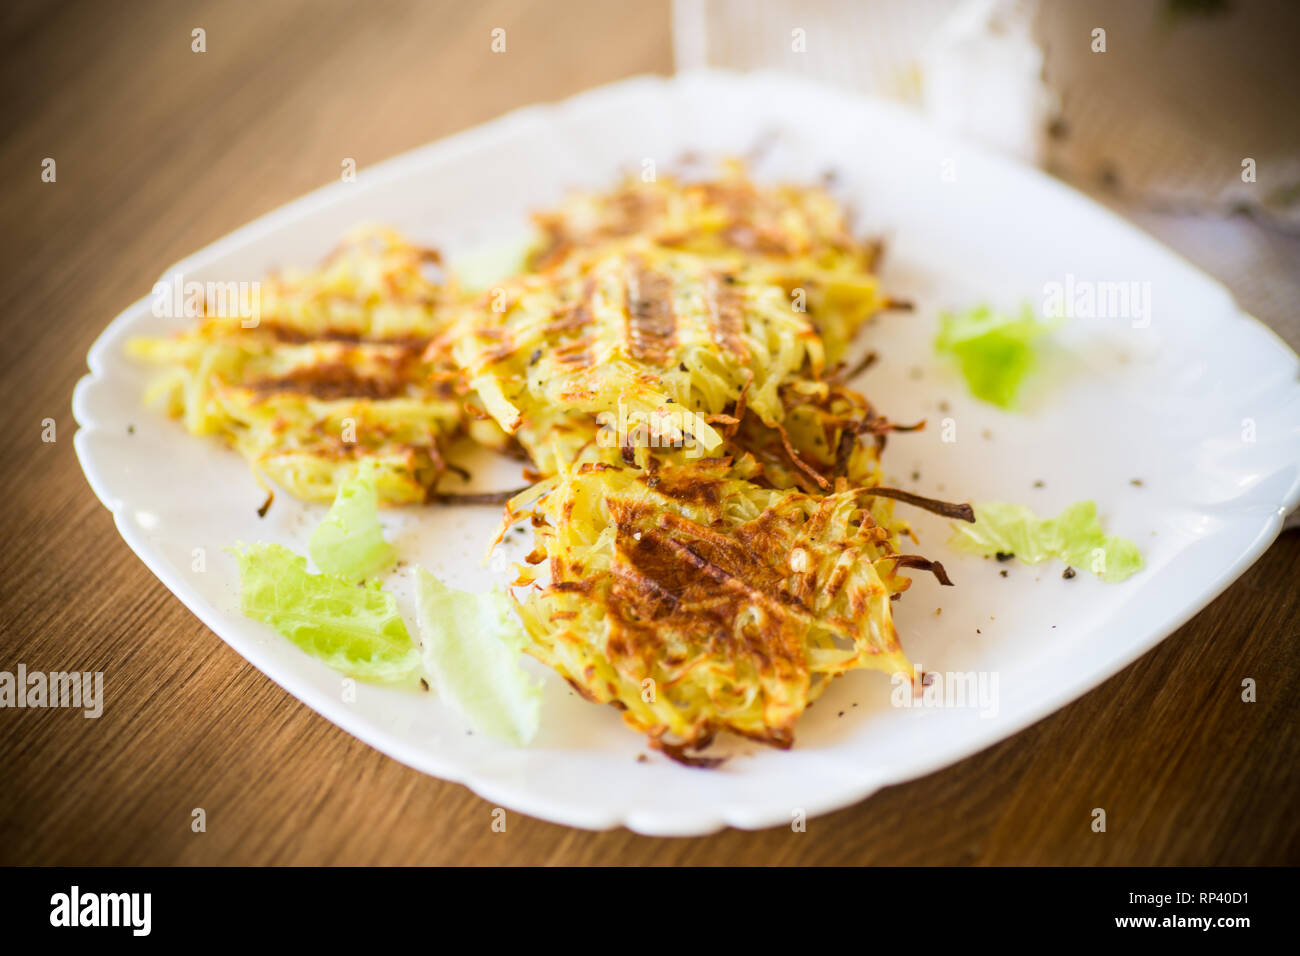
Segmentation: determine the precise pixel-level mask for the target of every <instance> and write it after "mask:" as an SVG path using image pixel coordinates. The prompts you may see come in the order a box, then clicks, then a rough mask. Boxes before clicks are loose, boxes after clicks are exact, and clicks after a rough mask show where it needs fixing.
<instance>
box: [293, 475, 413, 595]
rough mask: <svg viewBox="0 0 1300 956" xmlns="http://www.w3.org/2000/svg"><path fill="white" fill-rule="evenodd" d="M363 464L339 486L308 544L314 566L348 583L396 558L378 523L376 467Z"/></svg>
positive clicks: (386, 568) (383, 568) (390, 562)
mask: <svg viewBox="0 0 1300 956" xmlns="http://www.w3.org/2000/svg"><path fill="white" fill-rule="evenodd" d="M372 464H373V463H369V462H368V463H367V465H363V466H362V468H361V471H360V472H358V474H357V475H356V477H354V478H351V479H349V480H347V481H345V482H343V484H341V485H340V486H339V490H338V494H337V495H336V496H335V498H334V504H332V505H331V506H330V510H329V512H328V513H327V514H326V515H325V518H324V520H323V521H321V523H320V524H319V525H317V526H316V530H315V531H313V532H312V534H311V540H310V541H309V542H308V544H307V553H308V554H310V555H311V559H312V561H314V562H315V564H316V567H318V568H320V569H321V570H322V571H324V572H325V573H326V574H333V575H337V576H338V577H341V578H345V579H346V580H349V581H362V580H365V579H366V578H369V577H373V576H374V575H376V574H379V573H380V572H382V571H386V570H388V569H389V568H390V567H392V565H393V562H394V561H395V560H396V558H397V553H396V551H394V550H393V546H392V545H391V544H389V543H388V542H387V541H385V540H384V529H383V527H382V526H381V525H380V524H379V493H378V491H377V490H376V487H375V477H376V471H377V469H376V468H373V467H367V466H368V465H372Z"/></svg>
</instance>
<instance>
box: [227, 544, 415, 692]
mask: <svg viewBox="0 0 1300 956" xmlns="http://www.w3.org/2000/svg"><path fill="white" fill-rule="evenodd" d="M232 551H233V552H234V555H235V557H236V559H237V560H238V561H239V601H240V610H242V611H243V613H244V614H245V615H247V616H248V617H251V618H253V619H254V620H257V621H262V622H263V623H266V624H269V625H271V626H272V627H274V628H275V629H276V630H277V631H279V632H280V633H281V634H283V635H284V636H285V637H287V638H288V639H289V640H291V641H293V642H294V643H295V644H297V645H298V646H299V647H300V648H302V649H303V650H304V651H306V652H307V653H308V654H311V655H312V656H314V657H316V658H318V659H319V660H321V661H322V662H324V663H325V664H328V665H329V666H330V667H332V668H334V669H335V670H337V671H341V672H342V673H344V674H347V675H349V676H350V677H356V678H359V679H361V680H369V681H376V682H380V683H402V682H405V681H408V680H411V679H413V678H414V677H415V676H417V675H418V674H419V672H420V653H419V650H418V649H417V648H416V647H415V645H414V643H413V642H412V641H411V636H410V634H408V633H407V630H406V625H405V624H403V623H402V617H401V615H400V614H399V613H398V611H397V602H396V601H395V600H394V598H393V596H392V595H391V594H389V593H388V592H386V591H383V590H381V589H380V587H379V585H378V583H374V582H372V583H371V584H368V585H365V586H357V585H355V584H352V583H350V582H349V581H346V580H344V579H342V578H339V577H336V576H334V575H330V574H312V573H310V572H309V571H308V570H307V559H306V558H304V557H302V556H301V555H297V554H294V553H293V552H292V551H290V550H289V549H288V548H286V547H284V546H283V545H279V544H261V543H259V544H252V545H244V544H237V545H236V546H235V547H234V548H233V549H232Z"/></svg>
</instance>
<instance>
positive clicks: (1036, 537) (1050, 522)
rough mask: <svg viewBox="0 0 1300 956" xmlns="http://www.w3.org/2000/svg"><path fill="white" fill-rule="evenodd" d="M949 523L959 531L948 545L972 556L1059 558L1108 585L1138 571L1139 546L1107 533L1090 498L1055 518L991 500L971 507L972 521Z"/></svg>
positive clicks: (1028, 559)
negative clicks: (970, 522) (972, 509)
mask: <svg viewBox="0 0 1300 956" xmlns="http://www.w3.org/2000/svg"><path fill="white" fill-rule="evenodd" d="M953 527H954V528H955V529H956V532H957V533H956V534H955V535H953V537H952V538H951V539H950V540H949V542H948V544H949V545H950V546H951V547H953V548H956V549H957V550H959V551H967V552H970V553H972V554H983V555H997V554H1013V555H1015V556H1016V557H1017V558H1019V559H1020V560H1021V561H1024V562H1025V563H1026V564H1039V563H1040V562H1042V561H1046V560H1047V559H1048V558H1059V559H1060V560H1062V561H1064V562H1065V563H1066V564H1068V565H1070V566H1072V567H1078V568H1082V569H1084V570H1087V571H1091V572H1092V573H1093V574H1095V575H1097V576H1098V577H1099V578H1101V579H1102V580H1103V581H1108V582H1112V583H1113V582H1116V581H1123V580H1124V579H1125V578H1127V577H1129V576H1130V575H1132V574H1135V573H1136V572H1138V571H1140V570H1141V569H1142V564H1143V562H1142V555H1141V553H1139V551H1138V548H1137V545H1136V544H1134V543H1133V542H1132V541H1130V540H1129V539H1128V538H1121V537H1119V536H1117V535H1108V534H1106V533H1105V532H1104V531H1103V530H1102V528H1101V523H1100V522H1099V521H1098V520H1097V505H1096V504H1095V503H1094V502H1091V501H1080V502H1077V503H1075V504H1072V505H1070V506H1069V507H1068V508H1066V509H1065V510H1064V511H1062V512H1061V513H1060V514H1059V515H1058V516H1057V517H1055V518H1039V517H1038V516H1037V515H1035V514H1034V513H1033V512H1032V511H1030V510H1029V509H1028V508H1026V507H1024V506H1022V505H1013V504H1007V503H1005V502H998V501H995V502H989V503H987V504H982V505H976V506H975V523H974V524H962V525H953Z"/></svg>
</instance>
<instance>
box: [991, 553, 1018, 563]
mask: <svg viewBox="0 0 1300 956" xmlns="http://www.w3.org/2000/svg"><path fill="white" fill-rule="evenodd" d="M993 557H995V558H997V559H998V560H999V561H1010V560H1011V559H1012V558H1014V557H1015V555H1014V554H1013V553H1012V552H1010V551H999V552H998V553H997V554H995V555H994V556H993Z"/></svg>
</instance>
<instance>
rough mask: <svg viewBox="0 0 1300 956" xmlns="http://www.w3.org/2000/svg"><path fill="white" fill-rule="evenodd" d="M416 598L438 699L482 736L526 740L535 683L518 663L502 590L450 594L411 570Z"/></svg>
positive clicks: (534, 713) (517, 638)
mask: <svg viewBox="0 0 1300 956" xmlns="http://www.w3.org/2000/svg"><path fill="white" fill-rule="evenodd" d="M415 601H416V615H417V621H418V624H419V628H420V642H421V643H422V644H423V645H424V664H425V669H426V670H427V671H428V673H429V676H430V677H431V678H432V679H433V684H434V688H435V689H436V690H437V691H438V693H439V694H440V695H441V696H442V698H443V700H445V701H446V702H447V703H449V704H451V705H452V706H453V707H455V708H456V710H458V711H460V713H461V714H463V715H464V716H465V717H466V719H468V720H469V722H470V723H471V724H472V725H473V726H474V728H475V729H476V730H479V731H481V732H482V733H485V734H488V735H490V736H493V737H496V738H498V739H500V740H504V741H506V742H508V743H512V744H515V745H517V746H518V745H522V744H526V743H528V742H529V741H531V740H532V739H533V737H535V736H536V735H537V727H538V724H539V722H540V717H541V706H542V685H541V684H540V683H539V682H536V681H534V680H533V678H531V677H530V676H529V675H528V672H527V671H525V670H524V669H523V668H522V667H520V666H519V655H520V652H521V651H522V650H523V646H524V640H525V638H524V629H523V626H522V625H521V624H520V623H519V621H518V620H517V619H516V618H515V616H514V613H513V611H512V610H511V607H510V600H509V598H507V597H506V595H505V593H504V592H502V591H492V592H489V593H487V594H470V593H468V592H466V591H457V590H455V589H454V588H449V587H447V586H446V585H445V584H443V583H442V582H441V581H439V580H438V579H437V578H436V577H434V576H433V575H432V574H430V573H429V572H428V571H426V570H424V569H423V568H416V571H415Z"/></svg>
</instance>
